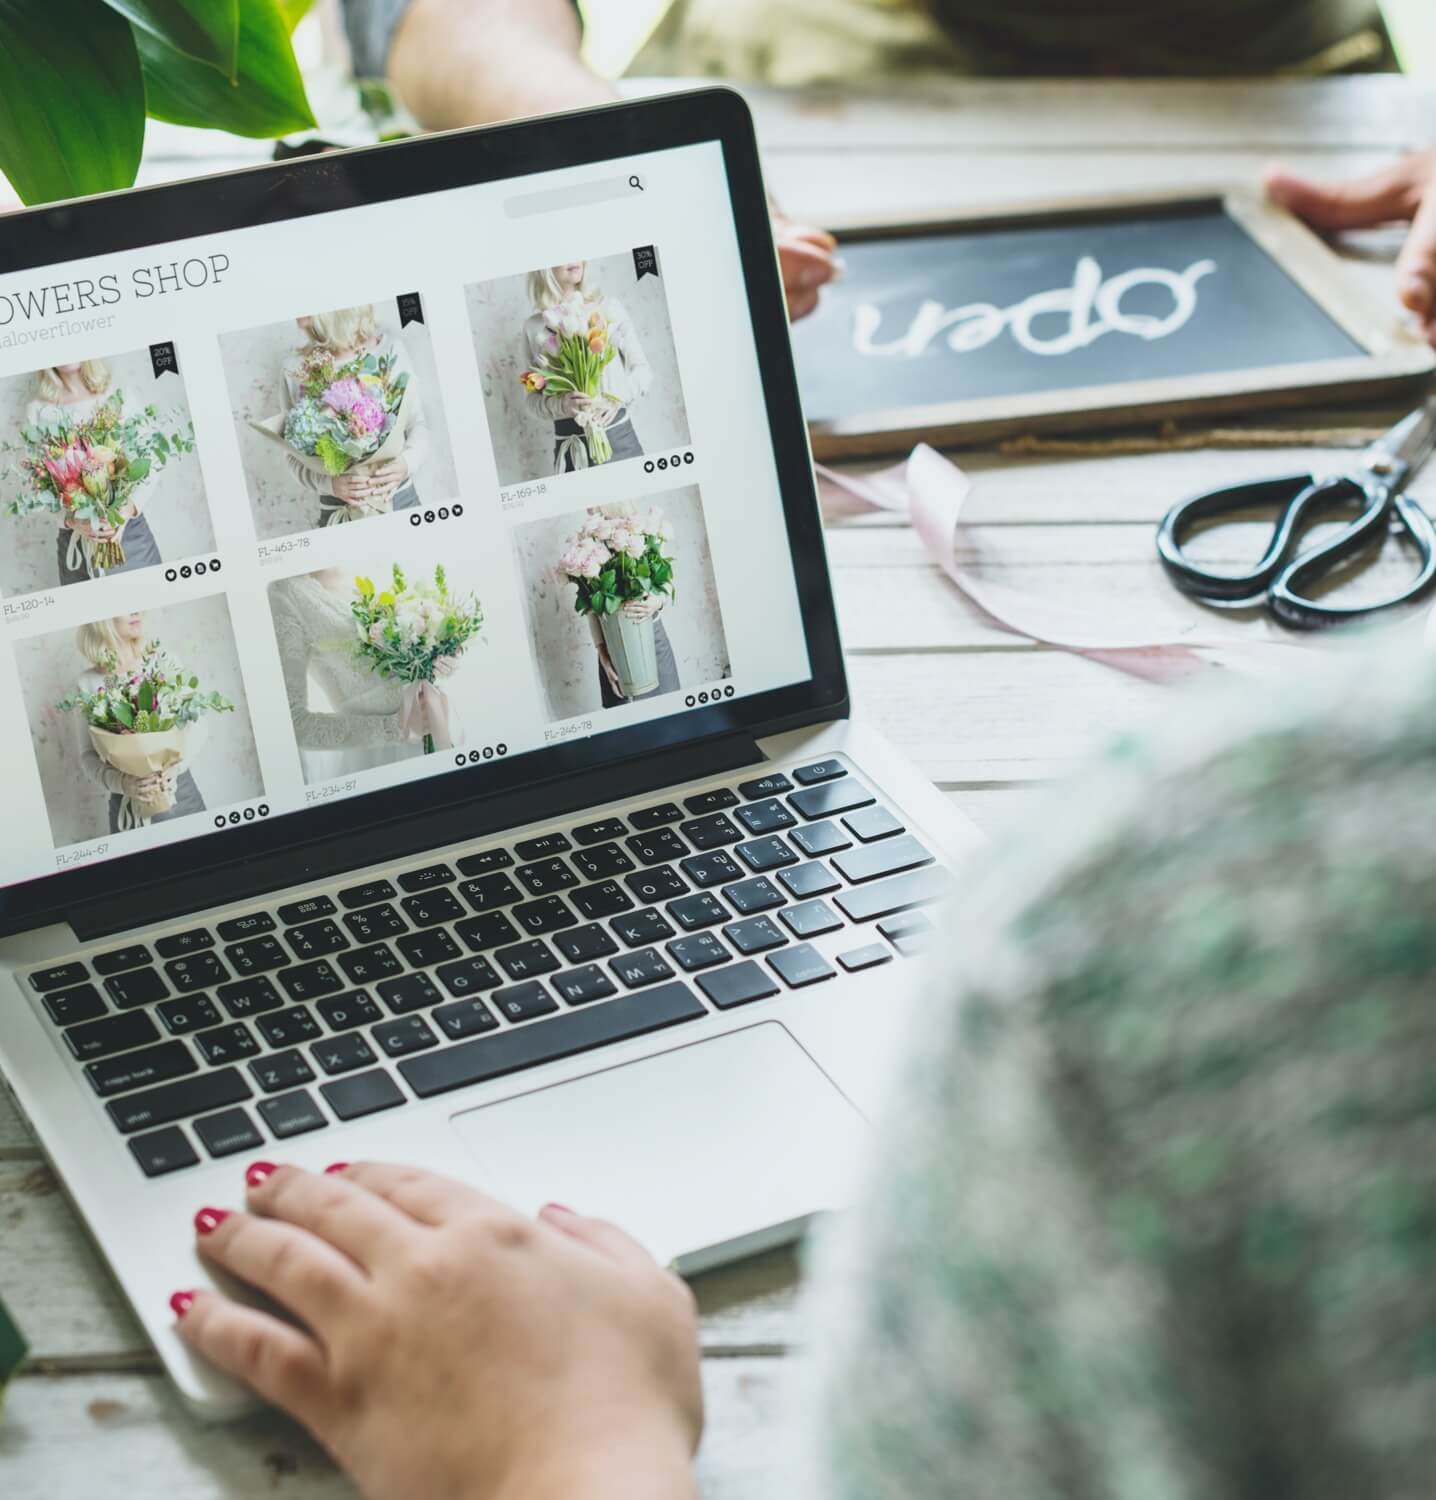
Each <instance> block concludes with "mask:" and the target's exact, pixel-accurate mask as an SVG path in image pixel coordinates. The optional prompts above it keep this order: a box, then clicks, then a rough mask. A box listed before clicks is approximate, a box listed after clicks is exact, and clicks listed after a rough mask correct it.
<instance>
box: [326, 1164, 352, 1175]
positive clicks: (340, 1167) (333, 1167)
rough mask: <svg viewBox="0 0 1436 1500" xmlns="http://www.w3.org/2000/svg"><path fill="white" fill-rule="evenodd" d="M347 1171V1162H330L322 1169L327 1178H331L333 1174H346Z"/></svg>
mask: <svg viewBox="0 0 1436 1500" xmlns="http://www.w3.org/2000/svg"><path fill="white" fill-rule="evenodd" d="M348 1170H349V1163H348V1162H347V1161H332V1162H330V1163H329V1165H328V1166H327V1167H325V1169H324V1171H325V1174H326V1175H328V1176H332V1175H333V1174H334V1173H335V1172H347V1171H348Z"/></svg>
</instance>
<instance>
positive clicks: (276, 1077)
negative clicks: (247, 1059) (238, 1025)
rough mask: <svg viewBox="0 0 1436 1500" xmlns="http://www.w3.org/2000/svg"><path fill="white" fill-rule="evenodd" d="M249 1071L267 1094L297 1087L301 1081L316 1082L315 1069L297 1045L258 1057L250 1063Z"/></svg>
mask: <svg viewBox="0 0 1436 1500" xmlns="http://www.w3.org/2000/svg"><path fill="white" fill-rule="evenodd" d="M249 1071H250V1072H251V1073H252V1074H253V1075H254V1081H255V1082H256V1083H257V1084H258V1085H259V1086H260V1088H262V1089H263V1090H264V1092H265V1093H266V1094H278V1093H281V1092H283V1091H284V1090H285V1089H292V1088H296V1087H297V1086H298V1085H299V1084H301V1083H313V1082H314V1069H313V1068H311V1067H310V1066H309V1059H308V1058H306V1057H305V1055H304V1054H303V1053H302V1052H301V1051H300V1050H299V1049H298V1048H297V1047H291V1048H289V1050H288V1051H287V1052H271V1053H267V1054H266V1055H265V1056H264V1057H256V1058H255V1059H254V1061H253V1062H252V1063H250V1065H249Z"/></svg>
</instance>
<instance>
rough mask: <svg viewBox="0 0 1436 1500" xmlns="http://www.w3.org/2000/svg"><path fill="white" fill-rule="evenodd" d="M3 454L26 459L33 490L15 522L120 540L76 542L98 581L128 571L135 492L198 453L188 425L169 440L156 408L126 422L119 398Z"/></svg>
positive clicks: (28, 436) (46, 426)
mask: <svg viewBox="0 0 1436 1500" xmlns="http://www.w3.org/2000/svg"><path fill="white" fill-rule="evenodd" d="M0 452H6V453H18V454H19V455H20V457H19V460H18V463H17V465H16V468H17V469H18V471H19V473H20V474H21V476H22V477H23V479H24V483H25V488H24V489H23V490H22V492H21V493H20V494H19V495H17V496H16V497H15V498H14V499H12V500H11V501H10V502H9V503H8V505H7V506H6V507H5V509H6V512H7V514H9V515H12V516H28V515H32V514H34V513H35V512H36V511H48V512H49V513H50V514H52V515H55V516H60V517H67V516H73V517H74V518H75V519H76V520H79V521H85V522H88V523H89V525H91V526H104V527H107V528H109V529H110V530H111V531H113V532H114V536H113V537H111V538H108V539H107V540H104V541H96V540H92V539H91V538H89V537H85V536H82V535H81V534H79V533H75V534H74V535H75V541H76V542H78V543H79V544H80V545H81V548H82V550H83V556H84V558H85V562H86V572H88V573H89V574H90V575H91V577H93V576H95V574H97V573H104V572H106V571H108V570H109V569H110V568H118V567H120V566H121V565H122V564H123V563H124V560H125V549H124V530H125V524H126V522H127V521H129V520H130V519H131V517H132V515H133V514H134V511H133V509H132V506H133V502H134V494H135V491H136V490H137V489H138V488H139V486H140V485H141V484H142V483H143V482H144V481H145V480H146V479H148V478H149V476H150V474H151V472H152V471H153V470H155V469H161V468H163V467H164V466H165V465H166V464H167V463H168V462H169V461H170V459H171V458H173V457H174V456H175V454H177V453H193V452H194V428H193V426H192V425H188V424H187V425H186V427H185V428H184V429H183V430H176V431H174V432H170V433H166V432H165V431H164V430H163V428H162V427H161V424H160V417H159V413H158V411H157V409H156V408H155V407H153V406H147V407H145V408H144V410H143V411H140V412H137V413H136V414H135V415H133V416H130V417H126V416H125V414H124V397H123V396H122V395H121V393H120V392H119V391H116V392H115V393H114V394H113V395H112V396H111V397H110V398H109V400H107V401H104V402H102V403H101V404H100V405H99V406H98V407H97V408H96V409H95V412H94V414H93V415H91V416H89V417H86V418H85V419H84V420H83V421H78V422H65V421H54V422H41V423H36V424H35V425H33V426H25V427H22V428H21V429H20V442H19V443H18V444H15V443H0ZM73 545H74V544H73V543H72V546H73ZM72 566H78V559H76V560H75V562H74V563H72Z"/></svg>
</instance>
